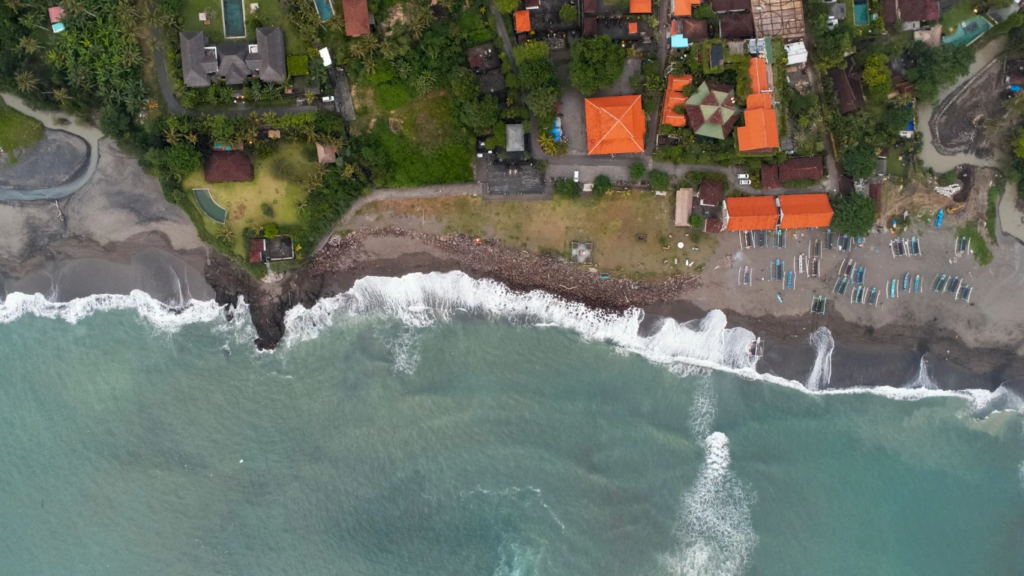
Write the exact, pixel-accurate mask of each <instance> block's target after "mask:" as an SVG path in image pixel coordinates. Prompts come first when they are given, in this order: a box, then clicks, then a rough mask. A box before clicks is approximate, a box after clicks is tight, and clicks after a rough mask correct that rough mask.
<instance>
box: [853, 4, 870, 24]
mask: <svg viewBox="0 0 1024 576" xmlns="http://www.w3.org/2000/svg"><path fill="white" fill-rule="evenodd" d="M869 22H870V18H869V15H868V5H867V4H854V5H853V23H854V24H855V25H857V26H867V25H868V23H869Z"/></svg>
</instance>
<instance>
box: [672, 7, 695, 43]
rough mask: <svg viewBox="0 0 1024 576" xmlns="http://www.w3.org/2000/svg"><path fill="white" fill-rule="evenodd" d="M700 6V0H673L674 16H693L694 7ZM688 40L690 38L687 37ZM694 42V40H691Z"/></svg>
mask: <svg viewBox="0 0 1024 576" xmlns="http://www.w3.org/2000/svg"><path fill="white" fill-rule="evenodd" d="M694 6H700V0H673V2H672V14H673V15H674V16H692V15H693V7H694ZM687 38H690V37H689V36H687ZM690 39H691V40H692V38H690Z"/></svg>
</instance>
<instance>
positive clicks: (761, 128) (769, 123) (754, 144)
mask: <svg viewBox="0 0 1024 576" xmlns="http://www.w3.org/2000/svg"><path fill="white" fill-rule="evenodd" d="M743 122H744V124H746V125H745V126H740V127H739V128H737V129H736V136H737V138H738V139H739V145H740V152H752V151H754V150H767V149H772V148H778V147H779V123H778V120H777V119H776V116H775V110H765V109H760V110H747V111H746V112H744V113H743Z"/></svg>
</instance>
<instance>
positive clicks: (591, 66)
mask: <svg viewBox="0 0 1024 576" xmlns="http://www.w3.org/2000/svg"><path fill="white" fill-rule="evenodd" d="M571 56H572V60H571V61H570V62H569V81H570V82H572V85H573V86H575V87H576V88H578V89H579V91H580V92H582V93H583V95H584V96H589V95H591V94H593V93H594V92H597V91H598V90H601V89H602V88H607V87H609V86H611V85H612V83H613V82H615V81H616V80H617V79H618V78H619V76H621V75H622V70H623V67H624V66H625V64H626V50H625V49H624V48H623V47H622V46H619V45H618V44H616V43H615V42H614V41H613V40H612V39H611V38H609V37H607V36H597V37H594V38H583V39H581V40H578V41H577V42H576V44H574V45H573V47H572V50H571Z"/></svg>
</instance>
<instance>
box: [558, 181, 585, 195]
mask: <svg viewBox="0 0 1024 576" xmlns="http://www.w3.org/2000/svg"><path fill="white" fill-rule="evenodd" d="M555 194H556V195H558V196H562V197H563V198H579V197H580V185H579V184H577V183H576V182H573V181H572V180H571V179H569V178H565V179H563V180H559V181H558V184H555Z"/></svg>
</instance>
